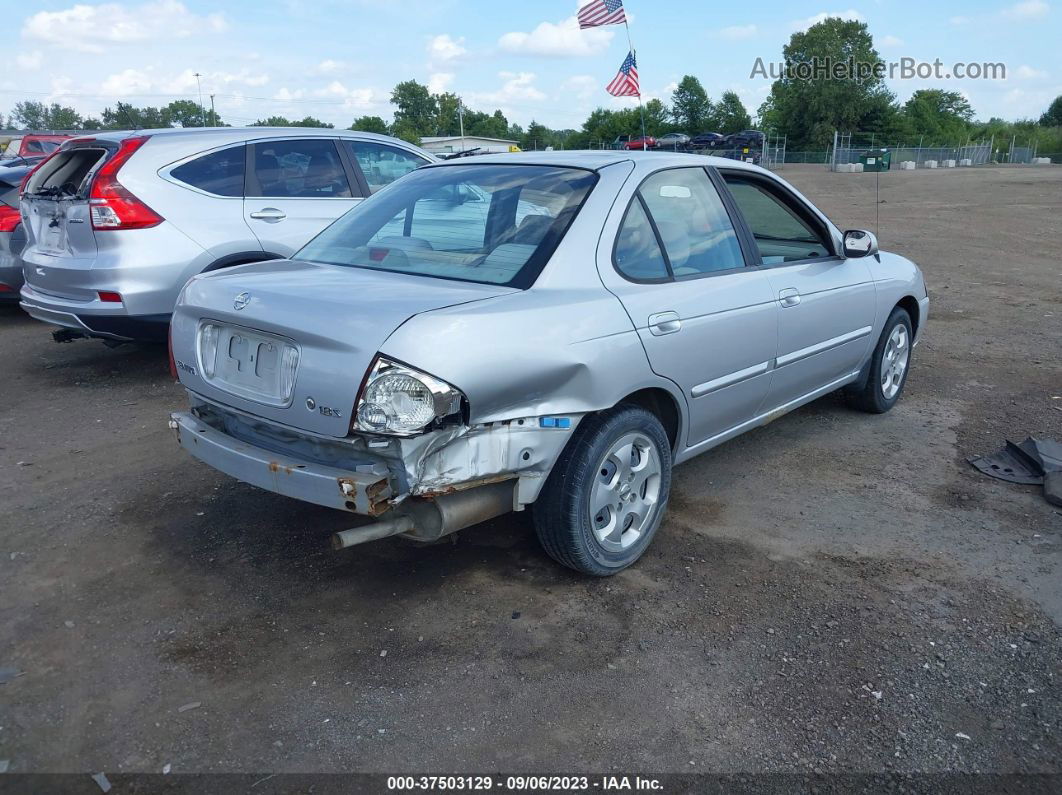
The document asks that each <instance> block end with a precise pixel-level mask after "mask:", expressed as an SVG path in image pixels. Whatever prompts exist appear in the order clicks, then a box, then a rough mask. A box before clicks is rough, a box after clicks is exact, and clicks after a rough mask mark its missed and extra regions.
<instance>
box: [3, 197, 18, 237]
mask: <svg viewBox="0 0 1062 795" xmlns="http://www.w3.org/2000/svg"><path fill="white" fill-rule="evenodd" d="M20 223H22V216H21V215H20V214H19V212H18V210H16V209H15V208H14V207H8V206H7V205H6V204H0V232H14V231H15V227H16V226H18V225H19V224H20Z"/></svg>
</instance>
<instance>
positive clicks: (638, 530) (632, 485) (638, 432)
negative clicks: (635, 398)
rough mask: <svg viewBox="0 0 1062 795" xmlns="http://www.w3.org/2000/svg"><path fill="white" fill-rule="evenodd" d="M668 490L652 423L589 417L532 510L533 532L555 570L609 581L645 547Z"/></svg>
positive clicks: (666, 451) (632, 416) (663, 437)
mask: <svg viewBox="0 0 1062 795" xmlns="http://www.w3.org/2000/svg"><path fill="white" fill-rule="evenodd" d="M670 489H671V447H670V444H669V442H668V438H667V434H666V433H665V432H664V428H663V426H662V425H661V424H660V420H658V419H657V418H656V416H654V415H653V414H652V413H650V412H648V411H646V410H645V409H643V408H641V407H638V406H619V407H617V408H615V409H613V410H611V411H607V412H603V413H601V414H592V415H589V416H587V417H586V418H585V419H584V420H583V421H582V423H580V425H579V428H578V429H577V430H576V432H575V435H574V436H573V438H572V440H571V441H570V442H569V444H568V446H567V447H566V448H565V450H564V452H563V453H562V454H561V457H560V458H559V459H558V461H557V463H556V464H555V465H554V467H553V471H552V472H551V473H550V476H549V479H548V480H547V481H546V485H545V486H544V488H543V491H542V494H541V495H540V496H539V499H538V501H537V502H536V503H535V505H534V523H535V531H536V532H537V534H538V539H539V541H540V542H541V543H542V546H543V547H544V548H545V550H546V552H547V553H548V554H549V556H550V557H552V558H553V559H554V560H556V561H557V562H558V563H561V564H563V565H565V566H568V567H569V568H572V569H575V570H576V571H580V572H583V573H584V574H591V575H594V576H598V577H603V576H608V575H610V574H615V573H616V572H618V571H621V570H622V569H625V568H626V567H627V566H630V565H631V564H632V563H634V562H635V561H636V560H638V558H640V557H641V555H642V553H643V552H645V549H646V548H647V547H648V546H649V543H650V542H651V541H652V539H653V536H654V535H655V534H656V531H657V528H658V527H659V526H660V522H661V520H662V519H663V516H664V510H665V508H666V506H667V498H668V494H669V493H670Z"/></svg>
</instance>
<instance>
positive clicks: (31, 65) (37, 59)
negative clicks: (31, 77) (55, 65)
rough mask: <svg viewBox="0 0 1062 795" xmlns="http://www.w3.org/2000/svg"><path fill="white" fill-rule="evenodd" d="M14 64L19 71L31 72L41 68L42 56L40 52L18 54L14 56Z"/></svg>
mask: <svg viewBox="0 0 1062 795" xmlns="http://www.w3.org/2000/svg"><path fill="white" fill-rule="evenodd" d="M15 63H16V64H18V68H19V69H26V70H27V71H32V70H33V69H40V68H41V64H42V63H44V56H43V55H42V54H41V51H40V50H34V51H33V52H20V53H19V54H18V55H16V56H15Z"/></svg>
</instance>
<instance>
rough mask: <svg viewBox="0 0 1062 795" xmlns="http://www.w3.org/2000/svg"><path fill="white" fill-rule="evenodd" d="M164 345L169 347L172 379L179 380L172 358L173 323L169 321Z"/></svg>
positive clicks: (175, 361)
mask: <svg viewBox="0 0 1062 795" xmlns="http://www.w3.org/2000/svg"><path fill="white" fill-rule="evenodd" d="M166 347H167V348H168V349H169V354H170V375H171V376H172V377H173V380H174V381H179V380H180V376H178V375H177V360H176V359H174V358H173V323H170V329H169V333H168V334H167V335H166Z"/></svg>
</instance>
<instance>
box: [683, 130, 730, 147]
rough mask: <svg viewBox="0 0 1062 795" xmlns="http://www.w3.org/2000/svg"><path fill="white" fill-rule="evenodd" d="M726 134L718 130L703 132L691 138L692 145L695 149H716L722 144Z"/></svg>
mask: <svg viewBox="0 0 1062 795" xmlns="http://www.w3.org/2000/svg"><path fill="white" fill-rule="evenodd" d="M725 140H726V136H725V135H723V134H722V133H717V132H703V133H701V134H700V135H695V136H693V137H692V138H691V139H690V146H691V147H693V148H694V149H714V148H716V147H717V146H721V145H722V144H723V141H725Z"/></svg>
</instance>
